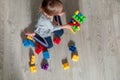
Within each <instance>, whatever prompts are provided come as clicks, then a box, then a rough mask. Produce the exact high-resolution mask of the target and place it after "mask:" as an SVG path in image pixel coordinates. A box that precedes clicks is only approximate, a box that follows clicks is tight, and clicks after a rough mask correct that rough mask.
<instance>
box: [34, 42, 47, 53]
mask: <svg viewBox="0 0 120 80" xmlns="http://www.w3.org/2000/svg"><path fill="white" fill-rule="evenodd" d="M35 45H36V47H37V48H39V49H41V50H42V51H46V50H47V48H45V47H44V46H43V45H41V44H40V43H37V42H36V44H35Z"/></svg>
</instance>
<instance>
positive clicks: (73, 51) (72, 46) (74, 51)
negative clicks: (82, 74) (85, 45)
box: [68, 41, 79, 61]
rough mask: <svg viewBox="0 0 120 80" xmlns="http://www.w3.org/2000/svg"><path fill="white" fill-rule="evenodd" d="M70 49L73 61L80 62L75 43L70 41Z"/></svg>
mask: <svg viewBox="0 0 120 80" xmlns="http://www.w3.org/2000/svg"><path fill="white" fill-rule="evenodd" d="M68 47H69V50H70V51H71V59H72V60H73V61H78V59H79V56H78V52H77V48H76V46H75V43H74V41H70V42H69V45H68Z"/></svg>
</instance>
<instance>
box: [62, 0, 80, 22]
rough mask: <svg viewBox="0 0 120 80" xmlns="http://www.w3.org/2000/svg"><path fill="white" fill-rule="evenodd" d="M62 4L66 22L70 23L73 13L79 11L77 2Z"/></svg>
mask: <svg viewBox="0 0 120 80" xmlns="http://www.w3.org/2000/svg"><path fill="white" fill-rule="evenodd" d="M63 3H64V9H65V12H66V20H67V22H69V21H70V19H71V17H72V15H73V13H74V12H75V11H76V10H79V4H78V3H79V0H69V2H68V0H65V1H63Z"/></svg>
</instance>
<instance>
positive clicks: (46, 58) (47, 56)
mask: <svg viewBox="0 0 120 80" xmlns="http://www.w3.org/2000/svg"><path fill="white" fill-rule="evenodd" d="M43 58H44V59H45V60H48V59H49V58H50V55H49V52H48V51H44V52H43Z"/></svg>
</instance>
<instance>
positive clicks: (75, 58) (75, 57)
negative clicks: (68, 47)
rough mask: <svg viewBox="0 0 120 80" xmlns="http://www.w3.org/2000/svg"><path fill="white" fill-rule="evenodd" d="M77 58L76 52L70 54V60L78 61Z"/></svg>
mask: <svg viewBox="0 0 120 80" xmlns="http://www.w3.org/2000/svg"><path fill="white" fill-rule="evenodd" d="M78 59H79V56H78V54H76V53H73V55H72V60H73V61H78Z"/></svg>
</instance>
